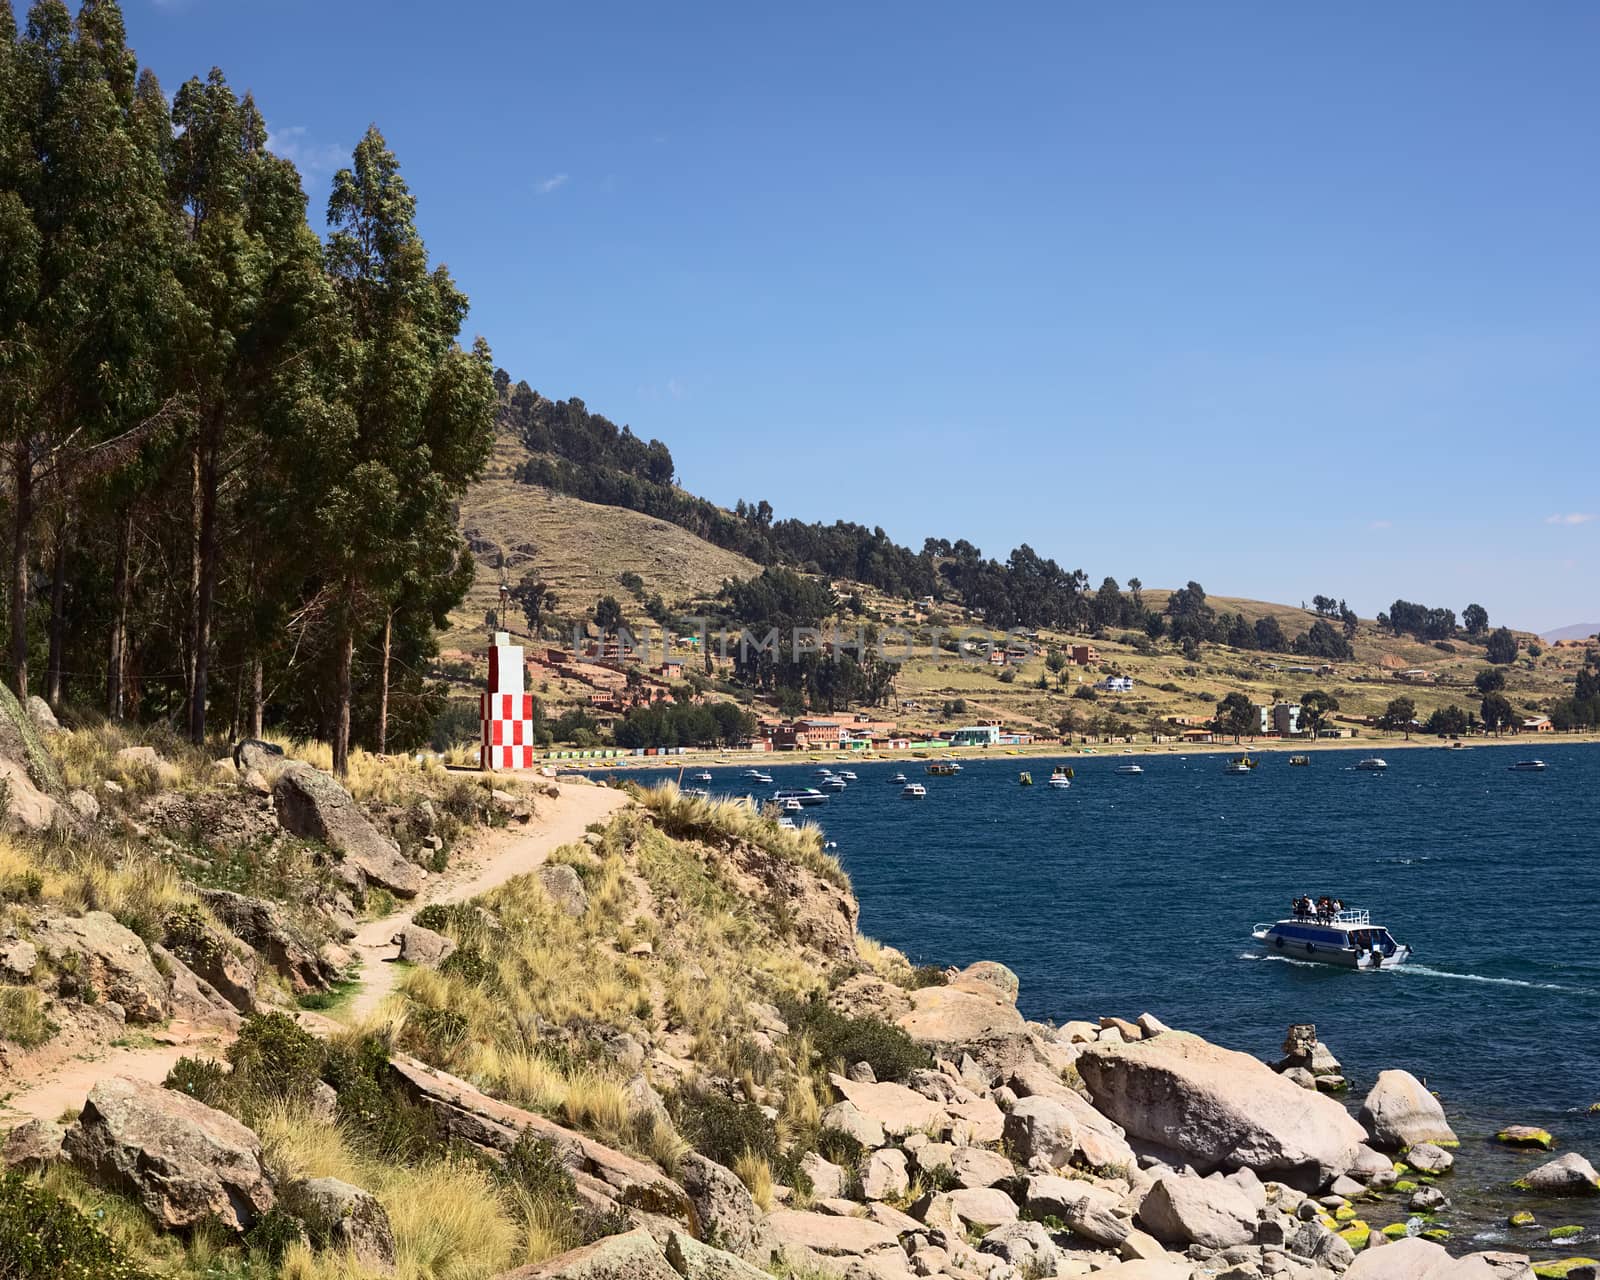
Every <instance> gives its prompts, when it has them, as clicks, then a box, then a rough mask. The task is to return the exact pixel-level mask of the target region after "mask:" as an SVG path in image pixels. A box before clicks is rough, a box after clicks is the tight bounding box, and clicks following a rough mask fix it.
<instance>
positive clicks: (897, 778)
mask: <svg viewBox="0 0 1600 1280" xmlns="http://www.w3.org/2000/svg"><path fill="white" fill-rule="evenodd" d="M889 781H890V782H898V783H899V784H900V785H901V786H905V783H906V775H905V774H903V773H897V774H895V775H894V777H892V778H890V779H889Z"/></svg>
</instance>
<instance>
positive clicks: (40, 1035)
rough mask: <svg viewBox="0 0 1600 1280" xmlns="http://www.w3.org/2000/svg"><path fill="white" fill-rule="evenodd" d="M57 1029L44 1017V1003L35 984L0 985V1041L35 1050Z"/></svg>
mask: <svg viewBox="0 0 1600 1280" xmlns="http://www.w3.org/2000/svg"><path fill="white" fill-rule="evenodd" d="M57 1030H58V1028H57V1027H56V1024H55V1023H53V1022H51V1021H50V1019H49V1018H47V1017H46V1016H45V1012H44V1002H43V1000H42V999H41V998H40V996H39V992H38V990H37V988H34V987H0V1040H6V1041H9V1042H10V1043H12V1044H14V1045H18V1046H20V1047H21V1048H24V1049H34V1048H37V1047H38V1046H39V1045H41V1044H43V1043H44V1042H45V1041H46V1040H48V1039H49V1038H50V1037H51V1036H53V1035H55V1033H56V1031H57Z"/></svg>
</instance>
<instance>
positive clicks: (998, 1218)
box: [946, 1187, 1020, 1227]
mask: <svg viewBox="0 0 1600 1280" xmlns="http://www.w3.org/2000/svg"><path fill="white" fill-rule="evenodd" d="M946 1195H947V1196H948V1198H949V1201H950V1207H951V1208H952V1209H953V1210H955V1214H956V1217H958V1218H960V1219H961V1221H962V1222H965V1223H966V1224H967V1225H968V1226H973V1227H998V1226H1002V1225H1003V1224H1005V1223H1007V1222H1015V1221H1016V1220H1017V1219H1018V1217H1019V1216H1020V1215H1019V1214H1018V1212H1017V1202H1016V1201H1015V1200H1013V1199H1012V1198H1011V1197H1010V1196H1008V1195H1007V1194H1006V1193H1005V1192H1004V1191H1001V1190H999V1189H998V1188H997V1187H962V1188H960V1189H959V1190H956V1191H950V1192H946Z"/></svg>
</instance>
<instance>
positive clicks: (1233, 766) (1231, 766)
mask: <svg viewBox="0 0 1600 1280" xmlns="http://www.w3.org/2000/svg"><path fill="white" fill-rule="evenodd" d="M1255 767H1256V762H1255V761H1254V760H1252V759H1251V758H1250V757H1249V756H1235V757H1234V758H1233V759H1232V760H1230V761H1228V763H1227V764H1225V765H1223V766H1222V772H1223V773H1231V774H1234V775H1236V776H1237V775H1242V774H1246V773H1249V772H1250V771H1251V770H1252V769H1254V768H1255Z"/></svg>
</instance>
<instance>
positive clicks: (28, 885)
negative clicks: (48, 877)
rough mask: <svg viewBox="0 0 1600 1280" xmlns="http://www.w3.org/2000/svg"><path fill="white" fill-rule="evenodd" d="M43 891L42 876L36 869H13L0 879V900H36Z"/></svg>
mask: <svg viewBox="0 0 1600 1280" xmlns="http://www.w3.org/2000/svg"><path fill="white" fill-rule="evenodd" d="M43 893H44V877H43V876H41V875H40V874H39V873H38V872H37V871H32V870H29V871H14V872H12V873H11V874H10V875H8V876H6V877H5V878H4V879H3V880H0V902H37V901H38V900H39V898H40V896H41V895H43Z"/></svg>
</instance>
